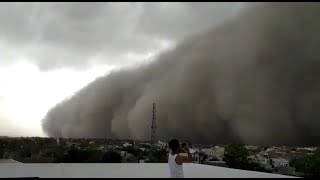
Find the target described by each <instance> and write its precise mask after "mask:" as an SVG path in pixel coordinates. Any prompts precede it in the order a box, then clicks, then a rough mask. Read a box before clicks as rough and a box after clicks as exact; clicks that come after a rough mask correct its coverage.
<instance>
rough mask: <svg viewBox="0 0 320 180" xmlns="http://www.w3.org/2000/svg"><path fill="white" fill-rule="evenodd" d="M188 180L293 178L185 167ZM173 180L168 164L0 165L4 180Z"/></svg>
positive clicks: (206, 167) (210, 167)
mask: <svg viewBox="0 0 320 180" xmlns="http://www.w3.org/2000/svg"><path fill="white" fill-rule="evenodd" d="M183 168H184V176H185V177H186V178H290V177H291V178H293V177H292V176H284V175H279V174H270V173H262V172H253V171H245V170H238V169H230V168H223V167H215V166H209V165H203V164H193V163H190V164H186V165H184V166H183ZM14 177H38V178H169V168H168V164H167V163H148V164H146V163H99V164H85V163H75V164H73V163H70V164H50V163H45V164H23V163H22V164H12V163H11V164H0V178H14Z"/></svg>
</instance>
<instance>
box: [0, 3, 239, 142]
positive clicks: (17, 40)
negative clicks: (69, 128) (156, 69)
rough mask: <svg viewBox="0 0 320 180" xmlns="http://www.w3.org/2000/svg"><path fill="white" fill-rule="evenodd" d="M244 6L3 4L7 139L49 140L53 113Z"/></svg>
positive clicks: (0, 125) (0, 39)
mask: <svg viewBox="0 0 320 180" xmlns="http://www.w3.org/2000/svg"><path fill="white" fill-rule="evenodd" d="M242 5H243V3H240V2H207V3H193V2H185V3H182V2H155V3H154V2H152V3H133V2H121V3H108V2H104V3H102V2H101V3H93V2H90V3H87V2H81V3H66V2H55V3H49V2H43V3H40V2H29V3H25V2H10V3H5V2H1V5H0V27H1V28H0V135H1V136H45V135H44V133H43V131H42V128H41V119H42V118H43V117H44V116H45V114H46V113H47V112H48V110H49V109H50V108H52V107H53V106H55V105H56V104H57V103H59V102H61V101H62V100H64V99H66V98H68V97H70V96H72V95H73V94H74V93H75V92H77V91H79V90H80V89H81V88H83V87H84V86H86V85H87V84H88V83H90V82H92V81H94V80H95V79H96V78H97V77H99V76H103V75H106V74H108V73H109V72H110V71H112V70H114V69H117V68H122V67H127V66H131V65H135V64H137V63H144V62H146V61H149V60H152V59H153V58H154V57H155V56H157V54H159V53H161V52H162V51H164V50H166V49H169V48H170V47H173V46H174V45H175V44H177V43H179V41H181V40H183V39H185V38H187V37H189V36H192V35H193V34H197V33H199V32H202V31H205V30H206V29H208V28H210V27H212V26H216V25H218V24H219V23H221V22H223V21H224V20H225V19H227V18H230V17H232V16H233V15H235V14H236V13H237V12H238V10H239V9H241V7H242Z"/></svg>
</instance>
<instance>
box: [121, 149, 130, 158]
mask: <svg viewBox="0 0 320 180" xmlns="http://www.w3.org/2000/svg"><path fill="white" fill-rule="evenodd" d="M120 155H121V157H122V158H124V157H127V155H128V152H127V151H120Z"/></svg>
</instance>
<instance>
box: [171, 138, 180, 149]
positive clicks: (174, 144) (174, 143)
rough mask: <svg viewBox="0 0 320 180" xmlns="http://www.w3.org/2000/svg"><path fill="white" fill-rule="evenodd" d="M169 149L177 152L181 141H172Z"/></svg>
mask: <svg viewBox="0 0 320 180" xmlns="http://www.w3.org/2000/svg"><path fill="white" fill-rule="evenodd" d="M169 148H170V149H171V151H172V152H176V151H177V150H178V148H179V141H178V139H172V140H170V141H169Z"/></svg>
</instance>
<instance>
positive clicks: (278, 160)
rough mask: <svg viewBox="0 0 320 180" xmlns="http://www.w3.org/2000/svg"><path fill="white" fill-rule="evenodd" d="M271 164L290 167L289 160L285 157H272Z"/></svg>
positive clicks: (275, 166)
mask: <svg viewBox="0 0 320 180" xmlns="http://www.w3.org/2000/svg"><path fill="white" fill-rule="evenodd" d="M271 165H272V167H274V168H277V167H289V161H288V160H286V159H283V158H272V159H271Z"/></svg>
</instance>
